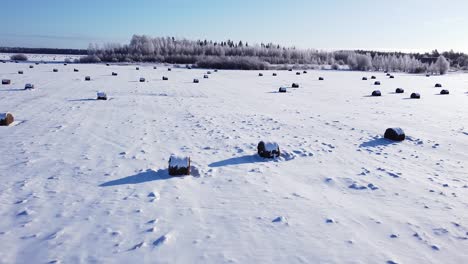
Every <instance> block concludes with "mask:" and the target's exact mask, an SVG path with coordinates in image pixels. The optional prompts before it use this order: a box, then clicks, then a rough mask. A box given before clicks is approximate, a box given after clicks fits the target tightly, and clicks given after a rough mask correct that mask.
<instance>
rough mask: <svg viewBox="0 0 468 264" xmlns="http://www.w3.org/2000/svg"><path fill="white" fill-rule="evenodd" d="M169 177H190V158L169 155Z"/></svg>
mask: <svg viewBox="0 0 468 264" xmlns="http://www.w3.org/2000/svg"><path fill="white" fill-rule="evenodd" d="M169 175H171V176H184V175H190V157H179V156H176V155H171V157H170V158H169Z"/></svg>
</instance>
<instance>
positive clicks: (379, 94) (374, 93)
mask: <svg viewBox="0 0 468 264" xmlns="http://www.w3.org/2000/svg"><path fill="white" fill-rule="evenodd" d="M372 96H382V93H381V92H380V91H379V90H375V91H373V92H372Z"/></svg>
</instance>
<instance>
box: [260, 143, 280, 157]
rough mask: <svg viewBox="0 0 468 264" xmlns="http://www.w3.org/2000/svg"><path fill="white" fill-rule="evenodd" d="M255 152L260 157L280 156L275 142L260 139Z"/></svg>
mask: <svg viewBox="0 0 468 264" xmlns="http://www.w3.org/2000/svg"><path fill="white" fill-rule="evenodd" d="M257 153H258V155H259V156H260V157H262V158H266V159H271V158H277V157H279V156H280V154H281V152H280V148H279V145H278V144H277V143H275V142H267V141H260V142H259V143H258V145H257Z"/></svg>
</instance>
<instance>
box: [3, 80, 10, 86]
mask: <svg viewBox="0 0 468 264" xmlns="http://www.w3.org/2000/svg"><path fill="white" fill-rule="evenodd" d="M2 84H3V85H6V84H11V80H9V79H3V80H2Z"/></svg>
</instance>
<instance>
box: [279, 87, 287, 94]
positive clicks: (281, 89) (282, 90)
mask: <svg viewBox="0 0 468 264" xmlns="http://www.w3.org/2000/svg"><path fill="white" fill-rule="evenodd" d="M287 91H288V89H286V87H280V88H279V89H278V92H279V93H285V92H287Z"/></svg>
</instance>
